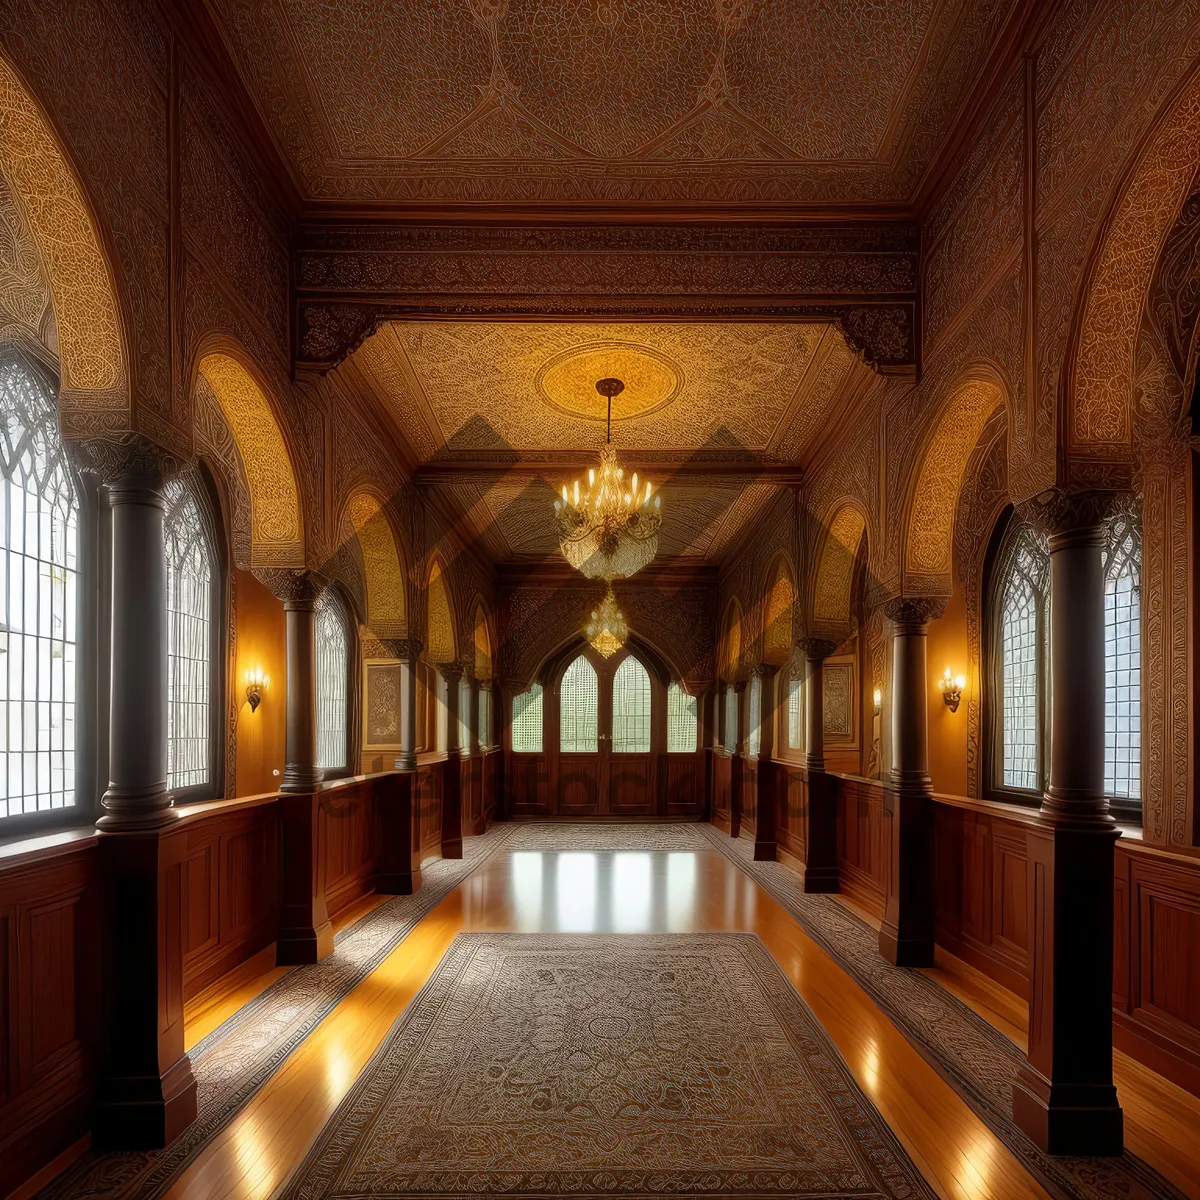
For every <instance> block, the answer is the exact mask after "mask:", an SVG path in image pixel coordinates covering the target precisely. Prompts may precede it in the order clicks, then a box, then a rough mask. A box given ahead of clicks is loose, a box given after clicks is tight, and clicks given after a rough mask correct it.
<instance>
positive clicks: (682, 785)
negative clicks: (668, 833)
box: [659, 753, 705, 817]
mask: <svg viewBox="0 0 1200 1200" xmlns="http://www.w3.org/2000/svg"><path fill="white" fill-rule="evenodd" d="M659 762H660V764H661V765H660V771H659V778H660V779H661V780H662V789H663V797H662V807H661V809H660V810H659V811H660V812H662V814H663V815H664V816H667V817H699V816H701V815H702V813H703V811H704V787H705V784H704V778H705V765H704V758H703V756H702V755H701V754H699V753H697V754H664V755H662V756H661V757H660V759H659Z"/></svg>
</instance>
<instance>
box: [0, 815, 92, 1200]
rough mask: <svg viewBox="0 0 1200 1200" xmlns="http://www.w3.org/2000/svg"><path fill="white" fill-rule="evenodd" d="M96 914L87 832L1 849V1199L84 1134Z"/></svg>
mask: <svg viewBox="0 0 1200 1200" xmlns="http://www.w3.org/2000/svg"><path fill="white" fill-rule="evenodd" d="M101 909H102V900H101V887H100V872H99V855H98V853H97V838H96V835H95V833H94V832H93V831H90V830H89V831H87V832H86V833H82V834H74V835H72V834H60V835H54V836H50V837H44V838H38V839H35V840H33V841H32V842H30V843H26V844H24V846H21V845H18V846H10V847H5V848H0V1195H7V1194H8V1193H9V1192H10V1191H12V1190H13V1189H14V1188H15V1187H16V1186H17V1185H18V1184H20V1183H22V1182H23V1181H24V1180H25V1179H27V1178H28V1177H29V1176H30V1175H31V1174H33V1172H34V1171H36V1170H38V1169H39V1168H40V1167H41V1166H43V1164H45V1163H46V1162H48V1161H50V1160H51V1159H52V1158H54V1157H55V1156H56V1155H58V1154H61V1153H62V1152H63V1151H64V1150H66V1149H67V1148H68V1147H69V1146H70V1145H71V1144H72V1143H73V1142H75V1141H77V1140H78V1139H79V1138H80V1137H82V1136H83V1135H84V1134H85V1133H86V1132H87V1129H88V1126H89V1123H90V1118H91V1110H92V1102H93V1097H94V1089H95V1081H96V1072H97V1066H98V1061H97V1060H98V1057H99V1042H100V1014H101V1003H100V997H101V994H102V981H101V972H102V968H101V959H100V939H101V927H100V914H101Z"/></svg>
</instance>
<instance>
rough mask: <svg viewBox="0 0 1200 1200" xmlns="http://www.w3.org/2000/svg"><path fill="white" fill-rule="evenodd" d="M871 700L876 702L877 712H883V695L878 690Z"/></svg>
mask: <svg viewBox="0 0 1200 1200" xmlns="http://www.w3.org/2000/svg"><path fill="white" fill-rule="evenodd" d="M871 699H872V700H874V702H875V711H876V712H881V711H882V710H883V693H882V692H881V691H880V690H879V689H878V688H876V689H875V691H874V693H873V694H872V696H871Z"/></svg>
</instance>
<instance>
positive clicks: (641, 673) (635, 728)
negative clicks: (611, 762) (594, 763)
mask: <svg viewBox="0 0 1200 1200" xmlns="http://www.w3.org/2000/svg"><path fill="white" fill-rule="evenodd" d="M612 686H613V697H612V700H613V707H612V722H613V730H612V732H613V747H612V748H613V750H614V752H615V753H617V754H649V753H650V676H649V675H648V674H647V672H646V668H645V667H643V666H642V664H641V663H640V662H638V660H637V659H636V658H634V657H633V655H632V654H631V655H629V657H628V658H626V659H625V661H624V662H623V663H622V664H621V665H620V666H619V667H618V668H617V673H616V674H615V675H614V676H613V685H612Z"/></svg>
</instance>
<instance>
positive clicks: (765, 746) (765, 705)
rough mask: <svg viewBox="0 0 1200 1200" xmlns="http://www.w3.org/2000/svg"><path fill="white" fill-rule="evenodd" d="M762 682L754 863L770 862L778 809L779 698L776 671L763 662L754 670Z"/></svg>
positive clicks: (777, 671) (759, 713) (772, 856)
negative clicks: (777, 727) (776, 756)
mask: <svg viewBox="0 0 1200 1200" xmlns="http://www.w3.org/2000/svg"><path fill="white" fill-rule="evenodd" d="M758 676H759V678H760V679H761V680H762V702H761V704H760V705H759V711H758V718H759V720H758V771H757V774H756V782H757V792H758V794H757V796H756V797H755V806H754V811H755V819H754V860H755V861H756V862H774V861H775V858H776V844H775V827H776V823H777V816H776V814H777V810H778V807H779V800H780V797H779V794H778V789H779V786H780V778H779V771H778V770H777V769H776V764H775V709H776V706H777V704H778V696H779V668H778V667H777V666H773V665H771V664H770V663H763V664H762V665H761V666H760V667H759V668H758Z"/></svg>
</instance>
